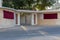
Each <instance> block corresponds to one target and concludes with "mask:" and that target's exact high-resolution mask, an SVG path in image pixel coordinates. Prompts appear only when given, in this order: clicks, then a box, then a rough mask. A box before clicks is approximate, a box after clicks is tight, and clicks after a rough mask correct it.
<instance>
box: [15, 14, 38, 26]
mask: <svg viewBox="0 0 60 40" xmlns="http://www.w3.org/2000/svg"><path fill="white" fill-rule="evenodd" d="M15 16H16V20H15V21H16V24H17V25H36V24H37V14H35V13H28V14H27V13H25V15H21V13H18V14H15Z"/></svg>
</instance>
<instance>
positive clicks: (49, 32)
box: [0, 26, 60, 40]
mask: <svg viewBox="0 0 60 40" xmlns="http://www.w3.org/2000/svg"><path fill="white" fill-rule="evenodd" d="M24 28H25V29H24ZM0 40H60V26H51V27H50V26H23V27H21V26H20V27H19V26H16V27H11V28H0Z"/></svg>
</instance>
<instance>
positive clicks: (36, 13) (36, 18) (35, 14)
mask: <svg viewBox="0 0 60 40" xmlns="http://www.w3.org/2000/svg"><path fill="white" fill-rule="evenodd" d="M35 15H36V24H37V13H36V14H35Z"/></svg>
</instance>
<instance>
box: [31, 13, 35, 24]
mask: <svg viewBox="0 0 60 40" xmlns="http://www.w3.org/2000/svg"><path fill="white" fill-rule="evenodd" d="M31 25H34V13H32V14H31Z"/></svg>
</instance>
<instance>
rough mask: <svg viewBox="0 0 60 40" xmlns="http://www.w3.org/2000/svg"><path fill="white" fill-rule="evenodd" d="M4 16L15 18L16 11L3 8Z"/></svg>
mask: <svg viewBox="0 0 60 40" xmlns="http://www.w3.org/2000/svg"><path fill="white" fill-rule="evenodd" d="M3 16H4V18H6V19H14V13H13V12H10V11H6V10H3Z"/></svg>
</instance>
